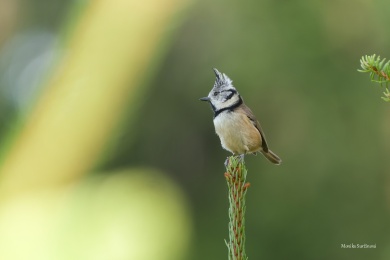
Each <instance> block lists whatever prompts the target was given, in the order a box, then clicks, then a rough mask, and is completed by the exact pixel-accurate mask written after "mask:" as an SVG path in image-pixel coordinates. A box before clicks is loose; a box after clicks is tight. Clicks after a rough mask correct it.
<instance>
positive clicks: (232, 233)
mask: <svg viewBox="0 0 390 260" xmlns="http://www.w3.org/2000/svg"><path fill="white" fill-rule="evenodd" d="M246 175H247V170H246V167H245V162H244V159H243V157H242V158H241V157H235V156H230V157H229V158H228V159H227V164H226V173H225V178H226V181H227V185H228V189H229V242H227V241H226V240H225V243H226V246H227V247H228V251H229V260H247V259H248V258H247V256H246V253H245V209H246V207H245V195H246V192H247V189H248V187H249V186H250V184H249V183H248V182H246Z"/></svg>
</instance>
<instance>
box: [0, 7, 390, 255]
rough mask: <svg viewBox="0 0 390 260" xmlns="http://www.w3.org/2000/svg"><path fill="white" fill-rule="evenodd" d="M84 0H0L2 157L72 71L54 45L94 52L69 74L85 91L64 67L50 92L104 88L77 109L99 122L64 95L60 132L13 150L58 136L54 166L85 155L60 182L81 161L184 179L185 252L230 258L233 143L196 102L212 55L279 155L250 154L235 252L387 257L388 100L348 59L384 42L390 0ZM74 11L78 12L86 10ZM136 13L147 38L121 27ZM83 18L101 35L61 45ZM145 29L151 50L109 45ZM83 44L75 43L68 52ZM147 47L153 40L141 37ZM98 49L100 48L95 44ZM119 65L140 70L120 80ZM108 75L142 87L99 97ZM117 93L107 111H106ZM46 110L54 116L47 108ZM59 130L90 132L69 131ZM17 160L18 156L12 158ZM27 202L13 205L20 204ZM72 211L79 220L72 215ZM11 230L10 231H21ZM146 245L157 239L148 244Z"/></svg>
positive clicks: (382, 47)
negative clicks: (183, 2)
mask: <svg viewBox="0 0 390 260" xmlns="http://www.w3.org/2000/svg"><path fill="white" fill-rule="evenodd" d="M27 2H28V3H27ZM49 2H50V3H49ZM92 2H93V1H48V0H39V1H38V0H33V1H23V0H18V1H15V0H1V1H0V12H1V13H2V14H3V13H5V14H7V15H0V17H1V20H0V28H1V30H0V48H1V49H0V51H1V53H0V75H1V77H0V122H1V124H0V134H1V136H0V137H1V141H2V142H1V143H2V147H1V149H2V151H3V154H2V157H3V158H2V159H3V160H5V162H6V160H7V158H9V157H8V156H10V154H11V153H12V150H13V149H16V148H15V143H17V144H18V146H19V147H22V146H23V145H28V144H29V142H27V140H28V139H21V137H22V135H21V134H20V132H21V131H22V132H23V130H25V129H26V128H25V127H26V126H28V125H35V123H36V122H37V121H36V117H33V113H34V111H36V109H37V108H38V107H42V100H44V99H43V97H46V98H47V97H50V94H48V93H52V91H54V90H53V89H55V88H56V86H58V85H55V84H51V83H52V82H53V81H51V80H52V79H53V78H54V77H55V76H57V75H58V74H56V73H59V74H61V73H62V72H63V71H64V70H65V69H69V70H70V71H72V67H69V63H66V62H64V61H66V58H68V57H69V56H71V57H73V59H74V60H75V61H79V59H81V58H82V59H83V60H84V61H85V62H84V63H77V64H79V65H78V68H84V66H87V67H88V66H92V67H90V69H91V68H96V67H99V66H98V65H101V67H99V68H100V69H99V70H93V69H91V70H89V72H90V74H88V75H90V77H91V80H90V81H89V83H88V84H86V85H84V84H82V83H80V85H78V89H84V86H88V89H85V92H83V94H82V95H81V96H78V95H79V94H78V93H79V92H78V89H77V88H72V87H71V86H73V85H72V84H73V83H74V82H73V81H65V82H64V83H63V84H62V86H63V87H62V89H63V91H64V92H59V93H58V95H56V98H55V100H56V102H57V101H58V102H59V103H61V102H64V100H65V99H66V98H69V99H68V100H71V98H72V97H73V98H75V99H77V100H78V102H80V103H78V104H85V106H88V104H91V103H90V100H91V98H92V99H93V98H94V97H96V95H95V89H104V90H107V91H103V92H100V95H99V97H100V98H99V99H98V100H96V102H95V103H94V105H93V106H90V110H89V111H90V114H88V115H90V116H91V117H92V118H93V121H94V122H95V124H91V125H88V124H85V122H84V121H86V122H88V121H89V120H88V118H89V117H82V115H86V114H83V113H82V111H80V110H79V109H77V108H76V107H74V106H73V105H72V103H64V104H67V105H64V106H63V109H64V110H63V111H66V108H69V109H70V110H71V111H72V113H70V115H74V116H75V117H77V118H79V120H78V121H77V123H75V121H74V120H71V119H69V121H66V122H65V121H58V120H57V121H55V122H54V121H53V126H57V128H56V129H57V130H56V131H55V132H54V133H56V135H55V136H56V138H55V139H54V138H50V139H46V138H48V136H46V135H44V134H42V139H40V140H41V141H40V142H37V143H36V147H37V149H36V150H34V152H29V153H26V155H25V156H26V157H25V158H29V160H32V161H34V158H37V159H40V160H41V162H45V159H46V161H47V160H48V159H47V157H45V156H44V153H43V150H40V149H43V148H44V147H45V145H48V144H47V142H49V143H52V144H56V142H57V140H58V142H59V143H58V145H53V146H52V147H53V148H52V150H50V153H51V154H56V153H57V152H58V151H62V149H64V148H69V147H70V148H73V149H70V150H68V152H69V151H75V153H76V154H74V155H70V157H69V158H74V161H73V162H69V158H68V154H67V155H66V156H64V155H63V154H62V155H58V162H61V164H60V165H56V164H55V165H54V166H53V167H54V168H58V169H63V168H67V166H68V165H70V166H74V165H77V164H78V163H79V162H81V163H85V165H86V167H84V168H82V169H81V168H78V169H77V172H78V174H77V175H74V176H77V178H73V179H72V178H70V179H68V178H66V177H65V178H63V179H62V180H63V182H62V183H67V184H69V185H71V184H74V182H75V183H78V182H83V181H85V180H84V178H85V177H82V176H84V175H85V174H87V173H90V175H92V176H94V175H95V174H97V173H92V172H105V173H107V176H109V175H110V174H109V173H110V172H112V171H114V170H115V169H122V168H129V167H144V166H147V167H153V168H156V169H159V171H161V172H164V174H162V175H163V176H164V178H167V179H171V180H173V182H175V183H176V184H177V185H179V186H180V188H181V190H183V191H184V193H183V194H179V195H177V196H183V197H186V198H187V200H186V199H184V200H183V201H184V202H183V201H182V202H179V204H180V203H182V204H183V205H182V208H183V211H184V212H185V210H184V209H185V208H186V207H190V208H191V212H192V216H191V217H188V218H189V219H192V220H193V221H194V223H193V225H194V234H193V237H192V240H191V243H192V246H191V249H190V250H189V252H187V255H188V257H187V258H185V259H194V260H195V259H226V247H225V244H224V241H223V239H224V238H226V237H227V236H228V229H227V223H228V214H227V209H228V201H227V196H226V195H227V188H226V185H225V183H224V176H223V172H224V167H223V162H224V161H225V158H226V156H228V155H229V154H228V153H227V152H226V151H224V150H222V148H221V147H220V144H219V140H218V137H217V136H216V135H215V133H214V129H213V124H212V112H211V111H210V109H209V108H208V107H207V106H205V104H202V103H200V102H199V101H198V98H199V97H202V96H204V95H205V94H206V93H208V92H209V91H210V89H211V87H212V85H213V81H214V76H213V73H212V68H213V67H217V68H218V69H220V70H221V71H222V72H224V73H227V74H228V75H229V77H231V78H232V79H233V81H234V85H235V86H236V87H237V89H238V91H240V94H242V96H243V98H244V100H245V102H246V103H247V104H248V105H249V106H250V107H251V109H252V110H253V112H254V113H255V114H256V116H257V118H258V119H259V120H260V122H261V124H262V128H263V129H264V131H265V135H266V136H267V140H268V142H269V143H270V146H271V147H272V150H274V151H275V152H276V153H277V154H278V155H280V156H281V158H283V164H282V165H281V166H280V167H275V166H273V165H271V164H270V163H268V162H267V161H266V160H265V159H264V158H262V157H261V156H257V157H254V156H248V157H246V166H247V168H248V179H247V180H248V181H249V182H250V183H251V189H250V190H249V192H248V193H247V201H246V206H247V212H246V213H247V216H246V227H247V229H246V237H247V244H246V251H247V255H248V256H250V258H251V259H300V260H301V259H356V260H360V259H389V258H390V238H389V235H388V234H389V233H390V225H389V221H388V219H389V210H390V208H389V205H390V178H389V177H388V176H389V172H390V167H389V164H388V162H387V158H388V155H389V153H390V135H389V132H390V124H389V118H390V114H389V113H390V112H389V110H388V106H387V104H384V102H377V98H376V96H377V94H376V93H373V92H374V91H372V90H371V89H369V88H367V87H366V85H367V84H366V81H365V80H364V79H363V78H362V77H359V75H356V70H355V68H356V57H359V56H361V54H362V53H374V52H377V53H383V54H384V55H385V56H389V55H386V53H388V51H389V42H390V35H389V34H387V33H384V32H386V31H387V24H388V23H389V20H390V16H389V15H388V10H389V8H390V2H388V1H384V0H373V1H352V0H345V1H321V2H320V1H302V0H298V1H271V0H266V1H249V2H234V1H227V2H226V1H224V2H223V1H219V0H218V1H214V2H210V1H197V2H194V3H193V4H192V6H191V7H190V9H189V10H187V12H182V13H180V14H179V15H176V17H177V18H181V20H180V21H181V23H180V22H171V23H163V22H162V21H161V20H157V16H158V15H159V14H160V12H164V10H166V9H165V8H162V7H161V6H154V4H153V3H152V2H150V6H154V8H156V10H158V11H157V12H156V13H154V14H153V15H143V16H142V15H141V14H144V13H142V12H140V11H139V9H138V8H139V5H140V4H136V3H135V2H131V8H130V7H129V8H128V9H123V10H122V11H118V9H116V10H117V11H115V12H114V11H113V9H111V8H110V7H111V6H115V3H114V2H116V1H112V2H110V4H108V5H106V6H105V9H99V10H100V13H99V15H100V17H108V16H110V17H112V16H116V17H117V21H116V22H114V23H112V24H111V23H110V24H105V23H104V21H105V20H104V19H103V20H102V21H101V22H99V23H98V26H94V25H92V24H89V23H83V22H82V21H83V20H82V17H84V16H83V14H84V10H89V9H88V7H89V4H91V3H92ZM98 2H99V3H100V1H97V2H96V3H98ZM118 2H120V3H124V2H126V1H119V0H118ZM137 3H138V2H137ZM145 3H147V4H148V3H149V2H145ZM46 4H47V5H46ZM129 5H130V4H129ZM173 5H174V4H172V5H170V4H168V5H165V7H166V8H173ZM150 6H148V7H149V8H151V7H150ZM378 6H380V7H381V8H379V9H378ZM46 8H53V9H46ZM72 8H74V9H72ZM92 9H93V8H92ZM50 10H54V11H52V12H51V11H50ZM68 10H69V11H68ZM130 11H132V12H136V13H137V12H138V14H139V15H134V14H133V13H130ZM86 14H88V15H86V17H89V14H90V13H86ZM120 17H130V18H134V20H131V21H127V20H120V19H121V18H120ZM362 17H364V18H362ZM142 18H144V22H145V23H146V22H148V25H150V26H151V27H152V28H153V26H156V27H158V25H161V26H162V27H163V31H162V33H161V34H158V35H159V36H158V37H155V38H153V37H151V38H149V36H150V35H152V34H149V31H147V32H146V31H145V32H144V33H143V34H140V35H142V36H139V37H136V36H135V35H133V36H132V37H131V36H129V34H127V33H128V31H127V30H126V29H123V31H121V30H119V29H118V28H123V27H121V26H120V25H125V27H126V26H127V25H133V24H141V25H142V24H143V23H140V22H137V21H138V20H136V19H142ZM79 19H81V20H79ZM98 20H99V19H98ZM79 21H80V23H79ZM112 26H113V27H112ZM88 28H90V30H92V31H94V33H95V34H94V35H95V36H99V40H96V41H93V40H91V41H87V42H83V43H82V44H83V45H82V46H80V45H79V43H78V42H77V41H74V42H73V43H72V39H74V38H72V37H73V36H74V35H75V31H77V30H79V31H77V32H78V34H77V35H78V36H79V37H81V38H83V37H87V36H88V34H87V32H88V31H89V29H88ZM114 28H115V29H114ZM117 29H118V30H117ZM137 32H140V31H137ZM132 33H135V32H132ZM132 33H130V35H132ZM85 34H87V35H85ZM84 35H85V36H84ZM153 35H154V34H153ZM162 35H167V36H166V38H165V40H164V39H163V40H160V37H161V38H162ZM21 36H23V37H21ZM143 37H145V38H143ZM141 38H142V39H149V40H150V42H153V43H154V44H155V45H153V46H154V47H150V48H149V49H147V50H148V51H145V55H149V56H151V57H154V58H156V61H155V62H143V61H144V60H142V59H140V60H138V61H137V62H135V63H134V64H133V65H131V66H130V65H129V64H128V63H126V62H120V63H115V62H113V60H114V59H111V58H110V55H111V54H112V55H113V57H114V56H115V57H116V58H121V57H123V60H126V57H128V58H131V57H133V56H134V55H137V54H139V53H141V52H142V49H132V47H131V44H133V43H132V42H133V41H135V40H136V39H141ZM77 39H79V38H78V37H77ZM83 39H84V38H83ZM109 39H111V40H109ZM140 42H141V46H144V47H145V48H146V47H147V46H149V45H147V44H145V43H142V41H140ZM92 43H94V44H92ZM80 44H81V43H80ZM95 44H102V45H99V46H100V47H102V48H100V47H99V48H95V47H96V46H97V45H95ZM45 46H46V47H45ZM127 46H128V47H127ZM150 46H151V45H150ZM103 47H104V48H103ZM126 47H127V48H129V49H130V50H132V52H130V51H129V52H127V51H126ZM79 48H82V50H83V51H82V52H75V49H76V50H77V49H78V50H80V49H79ZM155 48H161V49H160V50H161V51H152V50H155ZM100 54H102V55H107V56H106V57H107V59H95V58H94V57H99V55H100ZM83 55H85V56H83ZM123 60H122V61H123ZM157 60H158V61H159V62H157ZM34 61H35V62H34ZM38 61H42V62H38ZM43 61H45V62H43ZM47 66H48V68H49V69H46V68H47ZM67 66H68V67H67ZM95 66H96V67H95ZM146 68H148V69H146ZM127 70H128V71H129V72H128V73H129V77H127V78H126V77H124V76H123V75H125V74H126V73H127ZM117 72H118V73H120V74H121V75H122V76H121V77H120V78H121V81H120V82H121V83H118V82H117V83H118V84H116V83H113V82H110V81H108V80H107V78H106V79H105V81H100V80H99V79H100V77H105V76H106V75H118V74H115V73H117ZM130 73H134V75H136V76H137V81H132V80H131V76H130ZM66 79H73V80H74V81H75V82H77V80H79V79H80V77H79V75H78V74H67V76H66ZM116 79H118V78H116ZM45 83H46V84H45ZM65 83H66V84H65ZM68 83H69V84H70V85H69V87H67V86H68ZM71 83H72V84H71ZM90 84H98V85H97V86H95V88H94V86H93V85H90ZM53 86H54V87H53ZM115 86H122V87H121V88H123V89H130V88H132V87H133V86H137V87H138V86H139V92H137V95H135V96H132V95H131V94H130V93H129V92H127V91H123V92H116V93H117V94H116V95H117V99H111V98H110V96H111V94H110V91H111V90H113V89H116V87H115ZM65 90H68V92H67V91H65ZM26 93H27V94H26ZM65 93H67V95H62V94H65ZM118 93H119V94H118ZM77 97H79V98H77ZM56 102H53V103H56ZM125 103H126V105H125ZM81 107H82V106H81ZM97 107H98V108H97ZM113 107H116V109H115V110H111V109H112V108H113ZM42 111H44V112H45V111H47V112H45V113H48V112H51V116H53V117H56V116H59V115H60V114H58V113H57V112H56V110H52V109H46V108H42ZM114 111H115V112H114ZM102 115H103V116H104V118H106V119H107V120H109V119H110V118H111V117H110V116H112V120H111V121H110V123H107V122H108V121H105V120H103V119H102V120H101V121H99V119H100V116H102ZM78 116H80V117H78ZM124 118H125V119H124ZM42 122H43V121H42ZM96 122H97V123H96ZM115 125H119V127H118V126H117V127H114V126H115ZM106 126H107V128H106ZM101 128H104V129H106V130H105V132H104V134H102V135H99V134H96V135H95V133H96V132H97V131H98V130H99V129H101ZM61 129H62V130H61ZM57 131H58V132H57ZM64 131H65V133H67V132H68V131H71V132H73V133H78V132H79V131H82V132H84V133H86V135H84V136H83V137H82V138H79V139H74V138H73V137H69V136H68V135H64ZM100 133H102V132H100ZM48 140H50V141H48ZM85 140H88V144H91V145H90V146H88V147H89V149H88V150H87V151H88V152H85V153H83V154H86V155H87V156H91V157H88V158H89V159H88V161H84V159H83V158H84V157H83V158H81V157H79V156H78V155H77V154H78V153H79V152H80V150H83V149H85V147H86V146H85V143H83V144H81V143H80V142H84V141H85ZM4 144H7V145H5V146H4ZM93 144H98V145H96V146H95V145H93ZM40 146H41V148H40ZM63 146H64V147H63ZM83 151H86V150H83ZM50 153H49V154H50ZM92 155H93V156H92ZM42 156H43V157H42ZM50 156H51V155H50ZM53 156H54V155H53ZM30 157H31V158H30ZM77 158H79V159H77ZM5 162H2V167H4V165H5ZM19 166H20V167H25V168H27V167H28V166H27V164H24V162H23V161H20V163H19ZM87 166H88V167H87ZM2 173H3V174H4V171H2ZM34 173H36V172H34ZM72 174H74V172H72ZM103 175H104V174H103ZM49 176H50V178H51V177H52V176H51V175H50V174H49ZM64 176H68V175H64ZM33 177H34V176H33ZM50 178H49V179H50ZM27 180H31V181H32V182H34V181H36V180H35V179H34V178H31V179H29V178H27ZM41 180H42V179H41ZM22 181H25V179H24V178H23V177H16V176H14V177H13V183H15V185H17V184H18V183H19V182H22ZM43 181H45V179H43ZM130 182H132V181H130ZM2 185H4V184H2ZM122 188H123V187H122ZM129 188H130V187H129ZM22 190H23V189H22ZM38 191H39V189H38ZM108 193H110V192H108ZM126 196H127V195H124V197H126ZM129 196H130V195H129ZM135 196H137V195H135ZM49 197H50V196H49ZM45 198H46V197H45ZM168 200H169V199H168ZM121 201H122V200H121ZM123 201H125V200H123ZM185 201H188V205H187V204H186V202H185ZM151 202H153V201H151ZM7 205H8V204H7ZM152 205H153V204H152ZM34 208H35V206H31V210H29V209H28V208H24V210H23V211H22V212H23V214H24V215H26V214H28V213H29V212H30V211H31V212H33V209H34ZM108 210H112V209H108ZM130 210H131V209H130ZM134 210H135V208H134ZM92 212H93V211H92ZM64 214H65V213H64ZM184 215H185V214H184ZM77 216H78V215H76V217H75V223H83V222H79V221H81V220H80V219H78V217H77ZM53 217H55V218H54V219H50V221H55V220H56V218H59V217H61V218H62V217H63V218H66V217H65V216H62V215H61V214H57V215H53ZM44 219H45V218H43V220H44ZM22 221H23V220H22ZM58 221H60V219H59V220H58ZM189 222H190V221H189ZM189 222H188V223H189ZM4 223H8V222H4ZM16 223H17V222H16ZM120 223H121V224H120V225H126V222H125V221H123V222H120ZM44 224H45V223H40V224H39V223H38V224H37V226H39V225H44ZM162 224H164V223H162ZM59 225H60V224H59ZM188 225H191V224H188ZM57 227H58V226H57ZM53 232H54V231H53ZM86 232H87V233H88V232H89V231H86ZM11 233H12V232H11ZM7 234H10V233H7ZM13 235H15V239H17V234H16V233H15V234H13ZM20 235H21V236H23V235H25V233H21V234H20ZM57 235H58V234H57ZM185 235H186V234H184V236H185ZM187 235H188V234H187ZM12 241H14V240H12ZM121 241H122V242H123V243H125V244H126V243H128V242H127V241H130V240H129V239H128V238H127V237H126V236H125V237H124V238H123V240H121ZM63 243H64V244H65V243H66V241H64V242H63ZM150 243H152V241H151V242H150ZM342 243H343V244H350V243H355V244H356V243H361V244H364V243H366V244H376V245H377V248H376V249H359V250H357V249H342V248H341V244H342ZM103 244H104V242H103ZM98 245H101V244H98ZM57 246H58V244H57ZM150 248H154V247H153V246H152V244H151V247H150ZM96 250H98V248H97V249H96ZM118 250H119V249H118ZM57 252H58V251H57ZM91 259H98V258H91Z"/></svg>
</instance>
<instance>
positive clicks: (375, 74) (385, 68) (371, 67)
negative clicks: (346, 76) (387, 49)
mask: <svg viewBox="0 0 390 260" xmlns="http://www.w3.org/2000/svg"><path fill="white" fill-rule="evenodd" d="M375 56H376V55H375V54H374V55H371V56H369V55H366V56H363V57H362V58H361V59H360V66H361V67H362V69H361V70H358V71H359V72H369V73H370V79H371V81H373V82H377V83H380V84H381V86H382V85H383V83H385V92H383V94H384V95H385V96H384V97H382V99H383V100H385V101H387V102H390V91H389V88H388V84H389V82H390V60H388V61H387V62H386V63H385V61H386V59H382V60H381V58H380V56H377V57H375Z"/></svg>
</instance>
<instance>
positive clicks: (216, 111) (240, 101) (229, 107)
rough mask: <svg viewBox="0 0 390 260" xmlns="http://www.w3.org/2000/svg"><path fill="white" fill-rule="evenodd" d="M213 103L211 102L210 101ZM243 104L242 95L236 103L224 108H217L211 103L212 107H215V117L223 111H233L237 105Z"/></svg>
mask: <svg viewBox="0 0 390 260" xmlns="http://www.w3.org/2000/svg"><path fill="white" fill-rule="evenodd" d="M210 104H211V103H210ZM241 105H242V98H241V96H238V100H237V102H236V103H234V104H233V105H231V106H228V107H224V108H221V109H218V110H216V108H215V106H213V105H212V104H211V108H212V109H213V111H214V118H216V117H217V116H218V115H219V114H221V113H222V112H223V111H233V110H234V109H236V108H237V107H239V106H241Z"/></svg>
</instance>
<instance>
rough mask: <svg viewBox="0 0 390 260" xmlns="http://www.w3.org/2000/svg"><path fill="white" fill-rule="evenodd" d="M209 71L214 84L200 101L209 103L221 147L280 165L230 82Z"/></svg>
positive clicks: (251, 113) (215, 70)
mask: <svg viewBox="0 0 390 260" xmlns="http://www.w3.org/2000/svg"><path fill="white" fill-rule="evenodd" d="M213 70H214V73H215V77H216V78H215V83H214V86H213V88H212V90H211V91H210V93H209V94H208V96H207V97H203V98H200V100H201V101H206V102H208V103H210V105H211V109H212V110H213V112H214V119H213V122H214V127H215V132H216V133H217V135H218V136H219V138H220V140H221V145H222V148H224V149H225V150H227V151H229V152H231V153H233V155H240V156H241V157H242V158H243V157H244V155H245V154H255V155H256V153H257V152H261V153H262V154H263V155H264V156H265V157H266V158H267V159H268V160H269V161H270V162H271V163H273V164H276V165H279V164H281V162H282V160H281V159H280V158H279V156H277V155H276V154H275V153H274V152H272V151H271V150H270V149H269V147H268V143H267V141H266V139H265V135H264V132H263V130H262V128H261V126H260V123H259V121H258V120H257V119H256V117H255V116H254V114H253V112H252V110H251V109H250V108H249V107H248V106H247V105H245V103H244V100H243V99H242V97H241V95H240V94H239V93H238V91H237V89H236V88H235V87H234V86H233V84H232V83H233V81H232V80H231V79H230V78H229V77H228V76H227V75H226V74H224V73H221V72H219V71H218V70H217V69H215V68H214V69H213Z"/></svg>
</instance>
